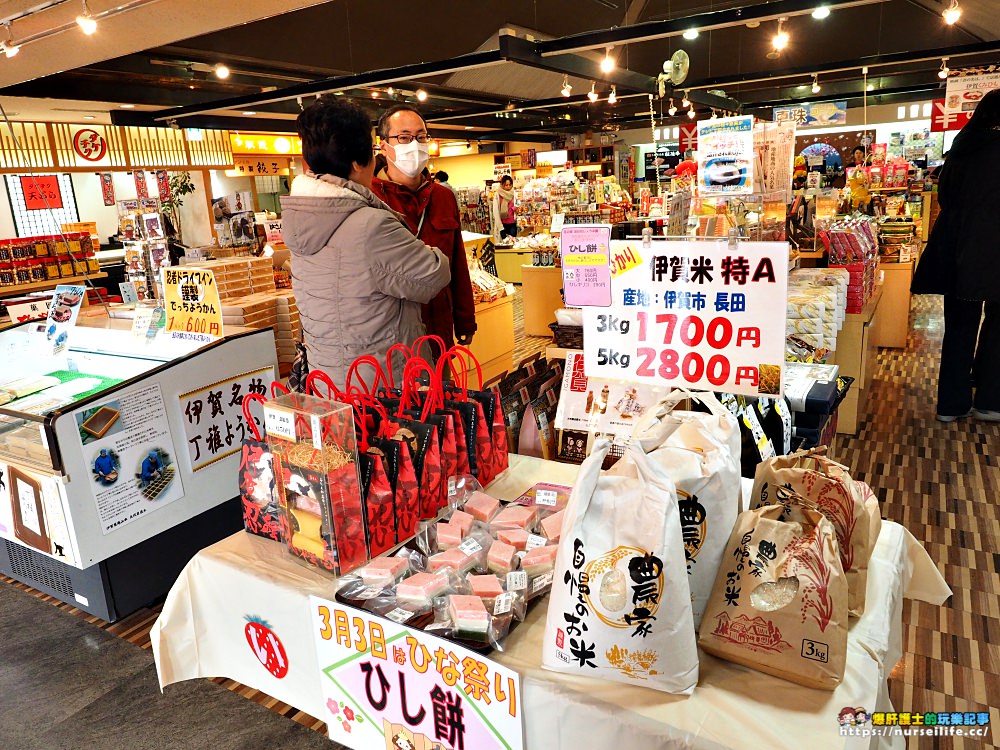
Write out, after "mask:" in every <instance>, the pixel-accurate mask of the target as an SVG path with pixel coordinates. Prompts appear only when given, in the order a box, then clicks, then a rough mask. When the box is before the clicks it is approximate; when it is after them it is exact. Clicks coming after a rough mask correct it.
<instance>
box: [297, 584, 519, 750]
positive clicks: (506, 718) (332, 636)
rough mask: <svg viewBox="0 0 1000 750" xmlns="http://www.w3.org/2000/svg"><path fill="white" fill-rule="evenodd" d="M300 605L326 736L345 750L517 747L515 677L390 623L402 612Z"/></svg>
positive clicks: (316, 601) (314, 601)
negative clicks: (311, 644)
mask: <svg viewBox="0 0 1000 750" xmlns="http://www.w3.org/2000/svg"><path fill="white" fill-rule="evenodd" d="M309 602H310V610H311V612H312V617H313V624H314V630H313V632H314V634H315V641H316V653H317V656H318V659H319V669H320V671H321V673H322V674H321V680H322V685H323V697H324V699H325V700H326V707H327V710H328V711H329V714H327V715H325V716H323V719H325V720H326V723H327V727H328V729H329V734H330V739H332V740H335V741H336V742H339V743H341V744H343V745H346V746H347V747H350V748H354V750H369V749H370V748H386V747H393V748H395V747H406V746H407V745H405V744H401V743H399V742H398V741H396V740H394V738H400V739H405V740H408V741H409V747H433V746H434V745H435V744H438V745H443V746H444V747H447V748H454V750H483V749H485V748H491V749H492V748H497V749H498V750H500V749H502V750H521V748H523V747H524V738H523V730H522V726H521V712H522V709H521V705H522V703H521V684H520V678H519V676H518V674H517V672H514V671H513V670H511V669H508V668H506V667H502V666H500V665H499V664H497V663H496V662H492V661H490V660H488V659H484V658H483V657H482V656H480V655H479V654H477V653H475V652H473V651H470V650H468V649H465V648H462V647H461V646H459V645H457V644H455V643H454V642H452V641H446V640H442V639H440V638H437V637H435V636H433V635H429V634H427V633H424V632H423V631H420V630H417V629H415V628H409V627H407V626H405V625H399V624H397V622H395V621H394V620H393V613H394V612H402V610H393V611H390V612H389V613H388V614H387V615H386V617H385V618H383V617H376V616H375V615H372V614H370V613H368V612H364V611H362V610H356V609H350V608H347V607H343V606H341V605H339V604H336V603H334V602H331V601H327V600H326V599H321V598H320V597H316V596H311V597H309ZM403 614H404V615H408V614H409V613H405V612H404V613H403ZM387 618H388V619H387ZM400 619H402V618H400ZM420 738H423V740H420ZM393 742H396V744H393ZM419 742H422V743H423V744H418V743H419Z"/></svg>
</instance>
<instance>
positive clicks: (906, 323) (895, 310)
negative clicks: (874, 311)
mask: <svg viewBox="0 0 1000 750" xmlns="http://www.w3.org/2000/svg"><path fill="white" fill-rule="evenodd" d="M913 265H914V264H913V261H907V262H906V263H883V264H881V265H880V266H879V269H880V270H881V271H883V272H884V273H885V282H884V283H883V284H882V295H883V299H882V304H881V310H880V311H879V316H878V325H877V327H876V332H875V341H876V345H877V346H880V347H886V348H890V349H903V348H905V347H906V337H907V334H909V332H910V281H912V280H913Z"/></svg>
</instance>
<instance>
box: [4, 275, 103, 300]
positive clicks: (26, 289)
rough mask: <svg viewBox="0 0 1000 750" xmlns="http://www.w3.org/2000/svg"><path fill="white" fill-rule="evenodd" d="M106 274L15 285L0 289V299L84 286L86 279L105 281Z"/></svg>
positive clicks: (64, 277)
mask: <svg viewBox="0 0 1000 750" xmlns="http://www.w3.org/2000/svg"><path fill="white" fill-rule="evenodd" d="M107 276H108V275H107V274H106V273H105V272H104V271H95V272H94V273H89V274H87V275H86V276H83V275H80V276H63V277H62V278H58V279H46V280H45V281H33V282H32V283H30V284H16V285H15V286H4V287H0V297H18V296H20V295H22V294H30V293H31V292H40V291H42V290H44V289H55V288H56V287H57V286H59V285H60V284H85V283H87V279H88V278H89V279H105V278H107Z"/></svg>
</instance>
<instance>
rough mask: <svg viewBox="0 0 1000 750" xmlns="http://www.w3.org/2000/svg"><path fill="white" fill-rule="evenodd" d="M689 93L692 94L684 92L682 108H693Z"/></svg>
mask: <svg viewBox="0 0 1000 750" xmlns="http://www.w3.org/2000/svg"><path fill="white" fill-rule="evenodd" d="M688 93H690V92H688V91H685V92H684V98H683V99H681V106H682V107H689V108H690V106H691V100H690V99H688Z"/></svg>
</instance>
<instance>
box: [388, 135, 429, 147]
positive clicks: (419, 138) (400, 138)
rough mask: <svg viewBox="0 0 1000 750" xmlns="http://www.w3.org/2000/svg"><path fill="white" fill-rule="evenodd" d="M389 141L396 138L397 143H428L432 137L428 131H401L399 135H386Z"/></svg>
mask: <svg viewBox="0 0 1000 750" xmlns="http://www.w3.org/2000/svg"><path fill="white" fill-rule="evenodd" d="M385 139H386V140H387V141H391V140H395V141H396V143H400V144H402V145H404V146H405V145H406V144H407V143H413V142H414V141H416V142H417V143H427V141H429V140H430V139H431V137H430V136H429V135H427V133H418V134H417V135H410V134H409V133H400V134H399V135H387V136H386V137H385Z"/></svg>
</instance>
